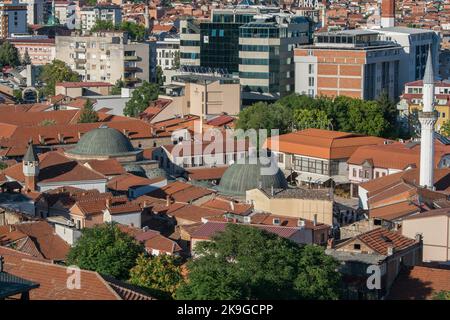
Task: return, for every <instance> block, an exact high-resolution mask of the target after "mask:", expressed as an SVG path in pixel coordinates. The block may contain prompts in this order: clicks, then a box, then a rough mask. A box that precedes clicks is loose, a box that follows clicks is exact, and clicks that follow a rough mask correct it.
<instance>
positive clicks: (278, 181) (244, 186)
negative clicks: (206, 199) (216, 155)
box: [218, 159, 288, 196]
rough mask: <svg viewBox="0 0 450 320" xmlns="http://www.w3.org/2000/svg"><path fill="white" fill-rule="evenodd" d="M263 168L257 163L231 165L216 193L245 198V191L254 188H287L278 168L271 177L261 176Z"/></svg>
mask: <svg viewBox="0 0 450 320" xmlns="http://www.w3.org/2000/svg"><path fill="white" fill-rule="evenodd" d="M264 167H267V168H268V165H267V166H266V165H262V164H261V163H260V162H259V161H258V163H257V164H251V163H249V161H248V159H246V161H245V163H235V164H232V165H231V166H230V167H229V168H228V169H227V170H226V171H225V172H224V174H223V176H222V178H221V179H220V183H219V186H218V191H219V192H220V193H223V194H227V195H235V196H245V192H246V191H247V190H251V189H256V188H260V187H261V188H263V189H266V188H270V187H272V186H273V187H274V188H275V189H286V188H287V187H288V184H287V181H286V178H285V177H284V174H283V172H282V171H281V170H280V168H278V167H277V168H276V173H275V174H271V175H265V174H261V173H262V171H261V169H263V168H264Z"/></svg>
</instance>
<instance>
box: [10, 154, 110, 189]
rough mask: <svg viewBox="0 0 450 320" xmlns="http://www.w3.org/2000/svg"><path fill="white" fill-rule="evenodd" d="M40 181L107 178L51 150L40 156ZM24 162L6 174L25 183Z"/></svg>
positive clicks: (54, 181)
mask: <svg viewBox="0 0 450 320" xmlns="http://www.w3.org/2000/svg"><path fill="white" fill-rule="evenodd" d="M39 161H40V171H39V176H38V184H39V183H56V182H58V183H61V182H74V181H88V180H89V181H92V180H94V181H95V180H106V178H105V176H103V175H101V174H99V173H97V172H95V171H93V170H91V169H89V168H87V167H85V166H84V165H82V164H80V163H79V162H77V161H74V160H70V159H69V158H66V157H65V156H63V155H62V154H60V153H58V152H55V151H51V152H47V153H44V154H42V155H40V156H39ZM22 167H23V166H22V163H18V164H16V165H14V166H12V167H9V168H7V169H5V171H4V173H5V175H6V176H8V177H10V178H11V179H13V180H16V181H19V182H21V183H24V181H25V177H24V175H23V171H22Z"/></svg>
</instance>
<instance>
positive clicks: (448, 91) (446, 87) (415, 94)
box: [397, 80, 450, 131]
mask: <svg viewBox="0 0 450 320" xmlns="http://www.w3.org/2000/svg"><path fill="white" fill-rule="evenodd" d="M422 88H423V81H422V80H418V81H412V82H408V83H406V84H405V90H404V93H403V94H402V95H401V97H400V101H399V103H398V104H397V110H399V119H400V120H401V122H402V124H403V126H405V127H409V128H410V129H414V128H412V127H411V126H413V125H414V124H413V123H411V122H412V121H411V117H412V115H413V114H414V112H415V111H421V110H422V107H423V93H422ZM434 88H435V89H434V93H435V96H434V108H435V109H436V111H437V115H438V118H437V121H436V125H435V130H436V131H439V130H440V129H441V127H442V125H443V124H444V123H445V122H446V121H448V120H450V81H449V80H442V81H436V82H435V84H434Z"/></svg>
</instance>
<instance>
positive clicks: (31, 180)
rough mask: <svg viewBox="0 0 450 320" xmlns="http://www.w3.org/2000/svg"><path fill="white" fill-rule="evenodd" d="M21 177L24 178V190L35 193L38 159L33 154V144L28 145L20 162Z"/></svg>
mask: <svg viewBox="0 0 450 320" xmlns="http://www.w3.org/2000/svg"><path fill="white" fill-rule="evenodd" d="M22 169H23V175H24V176H25V190H26V191H27V192H28V191H37V181H38V175H39V158H38V157H37V156H36V153H35V152H34V148H33V143H32V142H31V141H30V143H29V144H28V149H27V152H26V153H25V156H24V157H23V160H22Z"/></svg>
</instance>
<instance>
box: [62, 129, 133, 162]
mask: <svg viewBox="0 0 450 320" xmlns="http://www.w3.org/2000/svg"><path fill="white" fill-rule="evenodd" d="M135 152H136V149H135V148H134V147H133V145H132V144H131V142H130V140H129V139H128V138H127V137H126V136H125V135H124V134H122V133H121V132H120V131H119V130H117V129H114V128H108V127H106V126H102V127H100V128H97V129H94V130H91V131H89V132H86V133H85V134H84V135H83V136H82V137H81V139H80V140H79V141H78V143H77V145H76V147H75V148H73V149H71V150H69V153H70V154H74V155H81V156H96V155H97V156H114V155H116V156H120V155H126V154H131V153H135Z"/></svg>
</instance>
